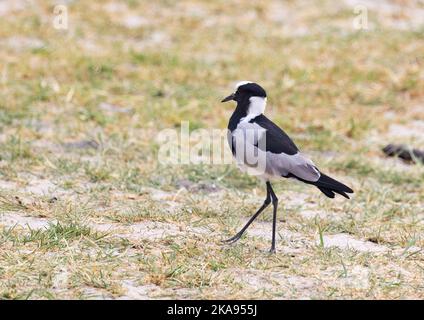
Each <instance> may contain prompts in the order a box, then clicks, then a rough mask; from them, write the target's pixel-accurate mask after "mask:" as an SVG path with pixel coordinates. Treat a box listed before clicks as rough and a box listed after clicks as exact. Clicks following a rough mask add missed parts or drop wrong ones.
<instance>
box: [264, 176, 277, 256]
mask: <svg viewBox="0 0 424 320" xmlns="http://www.w3.org/2000/svg"><path fill="white" fill-rule="evenodd" d="M266 185H267V189H268V190H269V193H270V194H271V199H272V206H273V207H274V210H273V215H272V242H271V250H269V252H270V253H275V232H276V229H277V207H278V198H277V196H276V195H275V192H274V190H273V189H272V186H271V183H270V182H269V181H268V182H267V183H266Z"/></svg>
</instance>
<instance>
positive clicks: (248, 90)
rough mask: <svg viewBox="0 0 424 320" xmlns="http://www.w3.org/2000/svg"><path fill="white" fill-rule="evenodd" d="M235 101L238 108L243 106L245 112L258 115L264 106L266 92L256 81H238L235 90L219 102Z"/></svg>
mask: <svg viewBox="0 0 424 320" xmlns="http://www.w3.org/2000/svg"><path fill="white" fill-rule="evenodd" d="M231 100H233V101H236V102H237V107H238V108H243V110H244V112H245V113H246V114H252V115H254V114H256V115H259V114H261V113H263V112H264V110H265V106H266V92H265V90H264V89H263V88H262V87H261V86H260V85H258V84H257V83H254V82H251V81H240V82H238V83H237V84H236V88H235V92H234V93H232V94H230V95H229V96H228V97H226V98H224V99H223V100H222V101H221V102H227V101H231Z"/></svg>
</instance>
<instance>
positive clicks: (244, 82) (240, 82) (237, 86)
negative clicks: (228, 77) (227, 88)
mask: <svg viewBox="0 0 424 320" xmlns="http://www.w3.org/2000/svg"><path fill="white" fill-rule="evenodd" d="M248 83H253V82H252V81H239V82H237V83H236V91H237V89H238V88H239V87H241V86H243V85H245V84H248Z"/></svg>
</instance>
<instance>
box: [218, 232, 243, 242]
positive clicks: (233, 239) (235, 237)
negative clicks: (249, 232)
mask: <svg viewBox="0 0 424 320" xmlns="http://www.w3.org/2000/svg"><path fill="white" fill-rule="evenodd" d="M242 235H243V234H242V233H241V234H240V233H237V234H236V235H235V236H234V237H231V238H229V239H226V240H221V243H223V244H233V243H235V242H237V241H238V240H240V238H241V236H242Z"/></svg>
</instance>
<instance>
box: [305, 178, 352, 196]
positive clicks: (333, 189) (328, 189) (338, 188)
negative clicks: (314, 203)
mask: <svg viewBox="0 0 424 320" xmlns="http://www.w3.org/2000/svg"><path fill="white" fill-rule="evenodd" d="M311 184H313V185H315V186H317V188H318V189H320V190H321V191H322V193H324V194H325V195H326V196H327V197H329V198H334V193H338V194H340V195H342V196H343V197H345V198H347V199H350V198H349V196H348V195H347V194H346V193H353V190H352V189H351V188H349V187H348V186H346V185H344V184H343V183H341V182H338V181H337V180H334V179H333V178H330V177H329V176H327V175H325V174H323V173H321V177H320V178H319V180H318V181H315V182H312V183H311Z"/></svg>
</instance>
